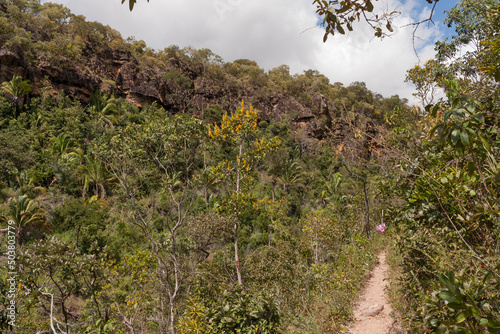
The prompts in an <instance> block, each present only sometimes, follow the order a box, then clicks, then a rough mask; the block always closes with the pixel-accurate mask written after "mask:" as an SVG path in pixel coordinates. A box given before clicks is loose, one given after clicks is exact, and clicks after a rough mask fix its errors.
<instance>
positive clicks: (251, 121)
mask: <svg viewBox="0 0 500 334" xmlns="http://www.w3.org/2000/svg"><path fill="white" fill-rule="evenodd" d="M208 131H209V136H210V138H211V139H212V140H213V141H214V142H215V143H217V144H220V145H228V146H229V147H233V148H235V149H234V150H232V151H231V152H230V153H229V154H228V155H227V156H226V158H225V159H223V161H221V162H219V163H218V164H217V165H214V166H213V167H212V168H211V173H212V174H213V175H214V177H215V178H217V179H218V180H219V181H220V182H221V183H222V184H223V185H224V189H225V191H226V198H225V199H224V200H223V201H222V202H221V203H220V206H219V211H221V212H226V213H227V214H230V215H231V216H232V217H233V220H234V226H233V227H234V260H235V265H236V273H237V276H238V283H239V284H240V285H241V284H243V281H242V278H241V268H240V260H239V254H238V230H239V227H240V214H241V212H242V210H243V208H244V206H245V205H246V204H248V203H250V202H251V201H252V200H253V195H252V194H251V192H250V188H251V186H252V185H253V184H254V182H253V181H254V179H253V178H252V177H251V175H252V173H253V172H254V171H255V168H256V166H257V163H258V162H259V160H261V159H262V158H264V156H265V155H266V153H268V152H270V151H271V150H273V149H275V148H276V147H278V146H279V145H280V144H281V142H280V140H279V139H278V137H274V138H271V139H267V138H265V137H263V136H260V134H259V129H258V128H257V110H255V109H254V108H253V107H252V106H250V108H247V107H245V104H244V103H243V102H242V103H241V108H239V109H237V110H236V112H234V113H232V114H230V115H228V114H227V113H226V114H224V115H223V117H222V122H221V124H220V126H218V125H217V124H214V125H212V126H210V127H209V129H208Z"/></svg>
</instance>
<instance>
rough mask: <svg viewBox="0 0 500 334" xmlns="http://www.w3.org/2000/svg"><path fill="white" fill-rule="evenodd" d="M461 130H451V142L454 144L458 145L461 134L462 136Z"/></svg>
mask: <svg viewBox="0 0 500 334" xmlns="http://www.w3.org/2000/svg"><path fill="white" fill-rule="evenodd" d="M460 132H461V131H460V130H459V129H454V130H453V131H452V132H451V142H452V143H453V145H456V144H457V143H458V139H459V136H460Z"/></svg>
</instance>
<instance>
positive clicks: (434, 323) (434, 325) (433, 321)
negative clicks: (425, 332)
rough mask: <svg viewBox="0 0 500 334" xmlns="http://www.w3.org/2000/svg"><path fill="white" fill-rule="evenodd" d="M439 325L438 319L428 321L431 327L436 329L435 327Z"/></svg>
mask: <svg viewBox="0 0 500 334" xmlns="http://www.w3.org/2000/svg"><path fill="white" fill-rule="evenodd" d="M440 323H441V322H440V321H439V319H431V321H430V324H431V326H432V327H437V326H439V324H440Z"/></svg>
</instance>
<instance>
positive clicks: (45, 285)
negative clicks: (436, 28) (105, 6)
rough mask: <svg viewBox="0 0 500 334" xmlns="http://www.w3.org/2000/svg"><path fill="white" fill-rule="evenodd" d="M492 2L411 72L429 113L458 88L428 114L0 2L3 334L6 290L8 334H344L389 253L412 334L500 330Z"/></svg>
mask: <svg viewBox="0 0 500 334" xmlns="http://www.w3.org/2000/svg"><path fill="white" fill-rule="evenodd" d="M490 3H491V4H490ZM487 4H490V5H496V6H497V7H492V8H490V7H486V5H485V4H479V3H476V2H475V1H463V2H461V3H460V4H459V5H458V6H457V7H456V8H455V9H453V10H452V11H451V12H450V13H449V20H450V23H453V24H455V25H456V27H457V32H458V34H459V35H458V36H457V37H454V38H453V39H452V40H450V41H444V42H440V43H438V44H437V49H438V54H437V56H436V58H435V59H434V60H432V61H429V62H427V63H426V64H425V66H421V67H419V66H416V67H415V68H413V69H411V70H410V71H409V72H408V80H409V81H411V82H413V83H414V84H415V85H416V87H417V94H418V96H419V97H420V98H421V99H422V100H425V99H426V98H427V97H428V96H429V94H430V93H431V92H432V91H434V90H435V89H437V88H439V87H441V88H443V89H444V90H445V91H446V98H445V99H442V100H441V101H440V102H438V103H437V104H433V105H429V106H428V107H427V108H425V109H419V108H417V107H410V106H408V105H407V101H406V100H405V99H401V98H399V97H398V96H397V95H394V96H392V97H390V98H384V97H383V96H381V95H380V94H376V93H374V92H371V91H370V90H368V89H367V87H366V85H365V84H364V83H362V82H354V83H352V84H350V85H348V86H344V85H343V84H341V83H330V81H329V80H328V78H326V77H325V76H324V75H322V74H321V73H319V72H318V71H315V70H308V71H305V72H304V73H303V74H295V75H292V74H290V71H289V68H288V66H286V65H281V66H279V67H277V68H274V69H272V70H270V71H265V70H264V69H262V68H260V67H259V66H258V64H257V63H256V62H254V61H252V60H247V59H240V60H236V61H234V62H225V61H223V60H222V59H221V58H220V57H219V56H217V55H216V54H214V53H213V52H212V51H210V50H208V49H202V50H196V49H194V48H192V47H185V48H179V47H177V46H170V47H167V48H165V49H164V50H161V51H158V50H152V49H150V48H148V47H147V45H146V43H144V42H143V41H136V40H135V39H133V38H129V39H128V40H124V39H123V38H122V37H121V36H120V34H119V33H118V32H117V31H115V30H113V29H111V28H110V27H107V26H103V25H102V24H100V23H97V22H87V21H86V20H85V18H84V17H82V16H76V15H74V14H72V13H71V12H70V11H69V10H68V9H67V8H65V7H63V6H61V5H56V4H51V3H45V4H41V3H40V2H39V1H32V0H30V1H28V0H17V1H5V0H0V31H1V33H0V39H1V43H0V45H1V47H0V61H1V62H2V71H1V73H0V78H1V79H2V82H3V84H2V85H1V87H0V88H1V92H0V222H1V225H0V231H1V234H2V237H1V239H0V245H1V247H2V252H3V254H5V255H4V256H2V257H0V265H2V266H4V267H5V268H7V270H5V271H4V270H2V274H1V275H0V302H1V304H2V306H0V331H7V332H8V331H9V330H12V329H13V328H12V327H11V326H10V325H9V320H11V318H9V315H10V314H11V313H10V311H9V303H10V301H11V300H12V298H11V297H10V294H12V289H13V288H12V283H11V281H9V279H10V277H11V274H9V272H12V271H14V272H15V273H16V281H15V295H16V299H15V300H16V310H15V312H16V317H15V318H16V322H15V325H16V327H15V332H16V333H37V332H40V331H48V332H52V333H332V332H335V333H337V332H342V331H345V325H346V324H347V322H348V321H349V320H351V319H352V305H353V302H354V301H355V299H356V296H357V294H358V292H359V290H360V289H361V287H362V284H363V282H364V281H365V279H366V277H367V274H368V273H369V271H370V269H371V268H372V267H373V265H374V264H375V262H376V261H377V256H376V254H377V253H378V252H379V251H380V249H382V248H383V247H385V246H387V245H389V249H390V255H391V261H392V263H393V264H394V268H395V272H396V275H397V276H398V279H397V282H395V283H396V285H397V287H399V288H400V289H399V290H398V291H393V293H394V295H395V302H394V304H395V306H396V309H397V311H398V314H399V315H400V316H401V317H402V319H403V322H404V325H405V326H406V328H407V329H408V331H410V332H414V331H416V332H423V331H427V332H435V331H439V332H441V333H445V332H447V331H448V332H449V333H452V332H453V333H455V332H462V333H481V332H483V333H484V332H486V331H487V330H488V331H489V332H495V331H498V328H500V319H499V318H500V317H499V316H498V309H499V303H500V299H499V295H498V294H499V292H498V291H500V279H499V278H500V267H499V265H500V261H499V258H498V253H499V251H500V243H499V238H500V222H499V217H500V214H499V211H500V207H499V202H498V198H499V195H500V188H499V184H500V182H499V181H500V169H499V168H500V166H499V163H498V159H499V148H498V146H499V141H500V139H499V137H498V133H499V131H498V123H499V112H498V111H499V105H498V101H499V89H498V87H499V86H498V81H497V80H499V79H500V78H499V77H498V49H499V47H500V43H499V40H498V34H497V31H498V27H499V23H500V21H499V16H498V15H499V7H498V4H497V3H496V1H489V2H487ZM471 17H472V18H474V19H473V20H472V19H470V18H471ZM469 19H470V20H469ZM469 42H477V43H476V45H477V46H478V48H477V50H475V51H473V52H472V53H471V54H467V55H466V56H464V57H458V58H457V57H455V56H456V54H457V52H458V51H459V50H460V48H461V47H462V46H463V45H466V44H469ZM434 103H435V102H434ZM382 222H383V223H385V224H387V226H388V228H387V231H386V233H385V235H379V234H377V233H374V227H375V225H377V224H380V223H382ZM12 250H15V253H16V259H15V267H14V268H12V267H9V265H10V264H9V260H11V259H10V258H9V257H8V254H9V253H7V251H12Z"/></svg>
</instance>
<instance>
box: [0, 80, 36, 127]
mask: <svg viewBox="0 0 500 334" xmlns="http://www.w3.org/2000/svg"><path fill="white" fill-rule="evenodd" d="M0 88H1V89H2V90H3V91H4V92H6V93H8V94H9V95H10V96H11V101H12V105H13V106H14V118H17V107H18V105H19V104H20V101H21V102H22V99H21V98H22V97H23V96H24V95H26V94H28V93H29V92H31V85H30V84H29V80H23V78H22V77H20V76H17V75H15V76H13V77H12V80H10V81H5V82H3V83H2V85H1V86H0Z"/></svg>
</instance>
